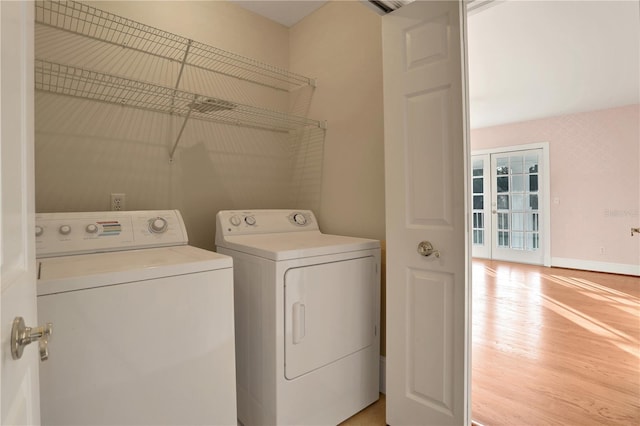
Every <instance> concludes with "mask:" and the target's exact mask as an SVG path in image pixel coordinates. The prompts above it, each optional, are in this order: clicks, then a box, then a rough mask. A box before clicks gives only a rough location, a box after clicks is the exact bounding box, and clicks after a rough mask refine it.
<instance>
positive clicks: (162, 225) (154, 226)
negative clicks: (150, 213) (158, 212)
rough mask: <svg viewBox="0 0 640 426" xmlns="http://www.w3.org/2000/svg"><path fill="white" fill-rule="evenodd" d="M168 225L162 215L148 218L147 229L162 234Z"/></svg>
mask: <svg viewBox="0 0 640 426" xmlns="http://www.w3.org/2000/svg"><path fill="white" fill-rule="evenodd" d="M168 226H169V224H168V223H167V220H166V219H164V218H162V217H156V218H154V219H149V230H150V231H151V232H153V233H154V234H162V233H163V232H165V231H166V230H167V227H168Z"/></svg>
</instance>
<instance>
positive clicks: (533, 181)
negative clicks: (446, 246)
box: [491, 149, 544, 264]
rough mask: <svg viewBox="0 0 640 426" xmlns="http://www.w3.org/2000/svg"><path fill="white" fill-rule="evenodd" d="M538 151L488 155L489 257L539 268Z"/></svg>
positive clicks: (539, 197) (541, 252) (539, 155)
mask: <svg viewBox="0 0 640 426" xmlns="http://www.w3.org/2000/svg"><path fill="white" fill-rule="evenodd" d="M541 159H542V150H541V149H536V150H530V151H513V152H505V153H498V154H491V164H492V167H491V174H492V176H491V181H492V225H493V230H492V237H493V245H492V257H493V258H494V259H501V260H508V261H513V262H524V263H537V264H542V263H543V260H544V253H543V250H542V249H541V241H540V235H541V233H540V224H541V223H542V220H541V217H540V215H541V211H540V209H539V206H541V203H540V199H541V196H542V195H543V194H541V185H540V184H539V183H541V179H540V173H541V171H542V167H541Z"/></svg>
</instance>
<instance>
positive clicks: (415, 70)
mask: <svg viewBox="0 0 640 426" xmlns="http://www.w3.org/2000/svg"><path fill="white" fill-rule="evenodd" d="M461 19H464V15H463V11H462V10H461V4H460V3H458V2H449V1H442V2H434V1H416V2H413V3H411V4H408V5H405V6H403V7H401V8H400V9H398V10H396V11H394V12H392V13H390V14H388V15H386V16H384V17H383V28H382V30H383V65H384V97H385V106H384V107H385V111H384V114H385V181H386V187H385V188H386V231H387V358H386V366H387V378H386V380H387V382H386V386H387V423H388V424H390V425H403V424H405V425H409V424H411V425H417V424H437V425H454V424H455V425H459V424H463V423H465V422H468V414H469V408H468V400H467V399H466V393H465V392H466V389H467V388H468V362H467V361H468V359H467V357H466V350H467V346H468V341H467V336H466V324H467V321H468V311H467V283H466V273H467V270H468V260H467V254H466V233H465V227H466V220H465V219H466V217H467V215H466V214H465V182H466V179H467V176H468V172H467V170H466V161H465V156H466V155H467V151H466V143H467V138H466V133H465V132H466V127H465V126H466V124H465V117H466V115H465V113H464V111H465V98H464V93H465V92H464V89H463V87H464V85H463V81H464V74H463V72H462V71H463V67H462V62H461V60H462V58H463V55H462V54H461V52H462V43H463V39H464V35H463V28H464V24H462V25H461ZM423 240H429V241H430V242H431V243H432V244H433V246H434V247H435V249H436V250H439V255H440V256H439V257H436V255H435V254H433V255H431V256H429V257H425V256H421V255H420V254H418V252H417V246H418V244H419V243H420V242H421V241H423Z"/></svg>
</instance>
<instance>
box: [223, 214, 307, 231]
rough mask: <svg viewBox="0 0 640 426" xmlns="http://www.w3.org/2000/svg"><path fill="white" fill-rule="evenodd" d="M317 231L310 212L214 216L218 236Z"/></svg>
mask: <svg viewBox="0 0 640 426" xmlns="http://www.w3.org/2000/svg"><path fill="white" fill-rule="evenodd" d="M318 230H319V228H318V222H317V221H316V218H315V216H314V214H313V212H312V211H311V210H221V211H219V212H218V214H217V215H216V235H220V236H222V235H251V234H273V233H280V232H296V231H318Z"/></svg>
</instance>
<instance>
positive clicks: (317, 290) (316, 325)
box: [284, 257, 377, 379]
mask: <svg viewBox="0 0 640 426" xmlns="http://www.w3.org/2000/svg"><path fill="white" fill-rule="evenodd" d="M376 276H377V275H376V271H375V260H374V258H373V257H363V258H358V259H350V260H344V261H339V262H331V263H323V264H319V265H312V266H304V267H299V268H292V269H289V270H287V272H286V273H285V321H284V324H285V342H286V343H285V377H286V378H287V379H295V378H296V377H299V376H301V375H303V374H306V373H309V372H311V371H313V370H315V369H318V368H321V367H323V366H325V365H328V364H330V363H332V362H334V361H336V360H338V359H340V358H343V357H345V356H348V355H350V354H353V353H355V352H357V351H359V350H361V349H363V348H365V347H367V346H369V345H371V344H373V342H374V338H375V333H376V315H375V309H376V308H375V301H376V297H375V296H376V295H375V289H376V288H377V287H376V282H375V279H376Z"/></svg>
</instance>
